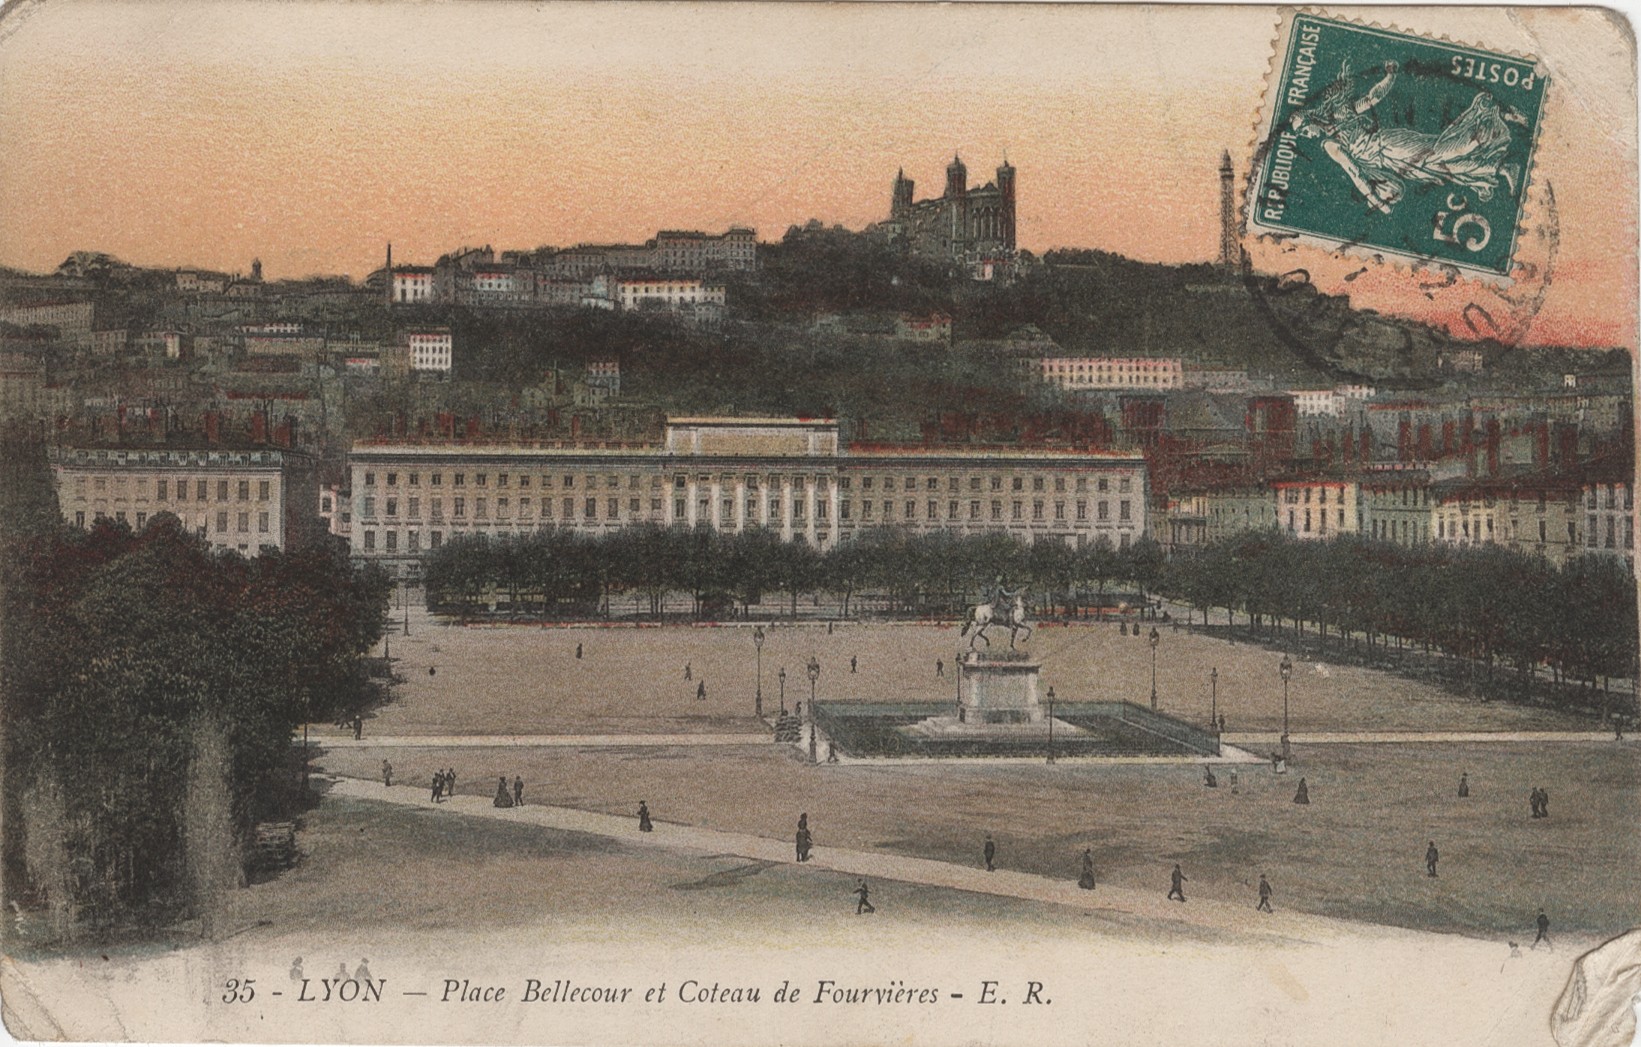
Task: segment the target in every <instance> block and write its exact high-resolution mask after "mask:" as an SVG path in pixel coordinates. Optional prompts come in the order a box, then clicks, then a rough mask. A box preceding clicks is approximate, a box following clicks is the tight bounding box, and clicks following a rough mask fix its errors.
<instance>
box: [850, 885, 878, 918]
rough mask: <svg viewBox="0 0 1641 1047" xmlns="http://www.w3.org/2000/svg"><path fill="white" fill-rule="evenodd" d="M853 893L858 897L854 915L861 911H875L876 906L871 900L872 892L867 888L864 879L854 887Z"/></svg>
mask: <svg viewBox="0 0 1641 1047" xmlns="http://www.w3.org/2000/svg"><path fill="white" fill-rule="evenodd" d="M855 894H856V895H857V896H859V898H860V904H858V905H856V906H855V915H856V916H859V915H860V914H861V913H863V912H877V906H875V905H873V904H872V902H871V894H872V892H871V891H870V890H868V889H867V887H866V881H865V880H862V881H860V886H859V887H856V888H855Z"/></svg>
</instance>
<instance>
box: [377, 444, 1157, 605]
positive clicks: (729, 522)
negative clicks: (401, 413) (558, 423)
mask: <svg viewBox="0 0 1641 1047" xmlns="http://www.w3.org/2000/svg"><path fill="white" fill-rule="evenodd" d="M349 470H350V474H351V490H352V492H353V504H352V510H353V521H352V523H353V526H352V533H351V535H350V536H349V538H350V543H351V547H352V550H353V553H354V555H355V556H359V557H362V558H366V559H375V560H379V561H381V562H383V563H384V564H385V565H387V566H389V567H391V568H393V569H394V570H395V571H398V572H400V573H413V572H414V571H415V570H416V569H417V565H418V564H419V561H420V558H421V556H422V555H423V554H425V553H427V552H430V551H431V550H433V549H436V548H438V547H439V546H441V545H442V544H443V543H444V542H446V541H448V540H450V539H451V538H452V537H454V536H455V535H458V534H474V533H483V534H495V535H505V534H522V533H526V532H529V531H533V530H537V529H540V528H551V527H561V528H563V527H567V528H573V529H575V530H577V531H581V532H584V533H601V532H606V531H614V530H619V529H621V528H623V527H629V526H632V525H635V524H645V523H649V524H659V525H661V526H673V525H683V526H689V527H693V526H697V525H701V524H705V525H709V526H711V527H713V528H716V529H718V530H721V531H730V532H737V531H743V530H749V529H752V528H763V529H767V530H769V531H771V532H773V533H775V534H777V535H779V536H780V537H781V538H782V539H784V540H786V541H802V542H805V543H807V544H809V545H810V546H812V547H814V548H817V549H822V550H824V549H830V548H832V547H834V546H836V545H837V544H838V543H840V542H846V541H849V540H850V539H851V538H853V537H854V536H855V535H857V534H859V533H861V532H862V531H865V530H869V529H872V528H876V527H903V528H908V529H911V530H914V531H934V530H952V531H957V532H963V533H984V532H992V531H1001V532H1005V533H1008V534H1012V535H1014V536H1016V537H1018V538H1020V539H1021V540H1023V541H1027V542H1036V541H1058V542H1063V543H1065V544H1067V545H1069V546H1074V547H1080V546H1083V545H1087V544H1089V543H1092V542H1096V541H1098V540H1100V539H1101V538H1104V539H1105V540H1107V541H1109V542H1110V543H1111V545H1112V546H1113V547H1115V548H1126V547H1127V546H1129V545H1130V544H1132V543H1133V542H1135V541H1137V540H1139V538H1141V537H1142V536H1144V535H1146V534H1147V531H1148V523H1149V522H1148V518H1147V505H1148V504H1149V490H1148V484H1147V473H1146V468H1145V460H1144V458H1143V457H1141V456H1140V455H1137V454H1127V453H1114V452H1113V453H1091V452H1055V451H1026V450H1019V451H1016V450H998V451H991V452H972V451H962V452H956V451H946V450H935V449H906V448H872V447H855V448H846V447H844V446H843V445H842V444H841V442H840V440H839V435H838V428H837V423H836V422H833V421H830V420H805V419H792V418H774V419H726V418H678V419H671V420H669V421H668V423H667V426H666V433H665V437H664V439H663V440H662V441H661V443H660V444H659V445H657V444H619V445H617V444H613V443H611V442H603V443H602V445H600V446H589V445H575V444H570V443H551V444H542V445H530V446H525V445H511V444H509V445H472V444H436V445H435V444H359V445H356V446H355V447H354V449H353V452H352V454H351V455H350V458H349Z"/></svg>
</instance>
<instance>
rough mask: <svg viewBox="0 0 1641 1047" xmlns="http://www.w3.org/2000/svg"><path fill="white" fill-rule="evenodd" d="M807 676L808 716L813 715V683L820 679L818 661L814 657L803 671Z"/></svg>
mask: <svg viewBox="0 0 1641 1047" xmlns="http://www.w3.org/2000/svg"><path fill="white" fill-rule="evenodd" d="M803 671H804V672H805V673H806V674H808V676H809V715H810V716H814V715H815V681H817V680H819V679H820V661H819V660H818V659H816V658H814V657H811V658H810V659H809V664H808V665H806V666H804V670H803Z"/></svg>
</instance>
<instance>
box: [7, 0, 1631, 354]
mask: <svg viewBox="0 0 1641 1047" xmlns="http://www.w3.org/2000/svg"><path fill="white" fill-rule="evenodd" d="M1373 17H1374V18H1375V19H1376V20H1378V21H1381V22H1386V23H1394V24H1398V25H1401V26H1411V27H1414V28H1418V29H1422V30H1426V31H1432V32H1442V33H1446V34H1448V35H1450V36H1453V37H1455V38H1458V39H1464V40H1467V41H1469V42H1472V43H1478V44H1483V45H1487V46H1492V47H1498V48H1503V49H1510V50H1514V51H1517V52H1524V53H1534V54H1537V55H1539V56H1540V57H1541V58H1542V59H1543V61H1544V63H1545V64H1546V65H1547V66H1548V67H1549V68H1550V72H1551V76H1552V79H1553V82H1554V85H1555V86H1554V88H1553V89H1552V91H1551V93H1550V95H1549V109H1548V113H1547V115H1546V116H1545V120H1544V131H1543V135H1542V139H1541V145H1540V150H1539V163H1538V170H1537V172H1536V176H1537V177H1538V178H1540V179H1541V182H1540V184H1543V182H1544V181H1548V182H1549V183H1550V184H1552V185H1553V186H1554V189H1555V195H1556V201H1557V205H1558V206H1557V217H1558V219H1559V223H1560V237H1559V243H1558V245H1557V246H1558V252H1557V259H1556V262H1557V267H1556V271H1555V276H1554V281H1553V283H1552V286H1551V288H1550V291H1549V292H1548V293H1547V295H1546V296H1545V299H1544V301H1543V303H1542V307H1541V308H1539V309H1537V310H1530V311H1529V312H1531V313H1532V323H1531V325H1530V328H1529V329H1528V331H1527V334H1526V337H1527V339H1528V340H1530V341H1539V342H1545V341H1556V340H1562V339H1565V340H1570V341H1574V342H1576V343H1578V344H1592V345H1594V344H1616V345H1624V346H1630V347H1633V346H1634V344H1635V327H1636V306H1635V299H1636V294H1635V280H1636V270H1635V266H1636V233H1635V224H1636V213H1635V197H1636V193H1635V103H1634V59H1633V56H1632V55H1631V53H1630V51H1629V49H1628V46H1629V45H1628V42H1627V37H1625V36H1624V34H1622V33H1621V32H1620V31H1619V30H1618V29H1617V28H1615V27H1614V26H1613V25H1612V24H1611V23H1610V22H1609V21H1608V17H1607V16H1606V15H1604V14H1602V13H1600V12H1590V11H1567V10H1550V11H1532V10H1518V11H1514V12H1502V11H1495V10H1486V9H1462V10H1460V9H1443V10H1441V11H1430V10H1426V11H1423V12H1419V11H1416V10H1398V9H1381V10H1380V11H1378V12H1375V13H1374V14H1373ZM1433 18H1434V19H1439V22H1438V23H1435V24H1433V23H1432V19H1433ZM1275 23H1276V12H1275V10H1274V9H1270V8H1255V7H1245V8H1139V7H1131V8H1122V7H1097V8H1096V7H1080V6H1079V7H1070V6H1059V7H1042V6H1028V5H1004V6H982V5H960V6H956V7H952V6H934V5H914V6H901V5H863V6H845V5H821V4H804V5H767V6H764V5H722V6H705V5H698V4H606V5H597V6H594V5H576V4H558V5H538V4H526V3H507V4H500V3H492V4H485V5H476V4H463V5H459V6H458V5H454V4H444V3H429V4H409V3H404V4H389V3H380V4H378V3H355V4H341V3H272V2H243V0H217V2H209V3H178V2H172V0H157V2H152V3H142V4H131V3H111V2H107V0H100V2H99V0H48V2H46V3H38V2H25V3H23V4H22V5H21V6H18V5H16V4H14V5H13V7H12V8H11V9H10V10H9V11H8V13H7V15H6V17H4V18H3V19H0V143H4V146H3V150H0V263H3V264H7V265H14V266H20V267H24V268H28V269H34V270H44V269H49V268H52V267H54V266H55V265H56V264H57V263H58V262H59V261H61V260H62V258H63V257H64V256H65V255H66V254H67V253H68V252H69V251H70V250H74V249H78V248H85V249H96V250H103V251H108V252H110V253H112V254H115V255H117V256H119V257H121V258H123V259H126V260H127V261H131V262H135V263H137V264H141V265H157V266H171V265H199V266H210V267H214V268H222V269H228V270H230V271H232V270H243V269H245V268H246V267H247V266H248V265H249V262H250V259H251V258H252V257H253V256H259V257H260V258H261V259H262V260H263V263H264V271H265V273H266V275H267V276H268V277H270V278H278V277H285V276H299V275H305V274H309V273H319V272H323V273H349V274H351V275H353V276H354V277H356V278H357V277H361V276H363V275H364V274H365V273H366V272H368V271H369V270H370V269H372V268H374V267H375V266H376V265H378V264H380V259H381V257H382V253H383V245H384V244H385V243H386V241H388V240H392V241H393V243H394V251H395V258H396V259H403V260H407V261H423V262H431V261H432V260H433V259H434V258H435V257H436V256H437V255H439V254H440V253H442V252H444V251H445V250H448V249H450V248H452V247H454V246H457V245H459V244H463V243H469V244H473V243H489V244H493V245H495V246H496V247H497V248H505V247H533V246H536V245H539V244H557V245H567V244H571V243H576V242H582V241H596V240H642V239H644V238H646V237H648V236H650V235H653V233H654V231H655V230H656V229H657V228H660V227H668V228H702V229H721V228H723V227H725V226H726V225H729V224H731V223H746V224H751V225H753V226H755V227H756V228H757V229H758V230H759V233H760V235H761V236H762V237H763V238H765V239H774V238H777V237H779V236H780V234H781V233H782V232H783V231H784V230H785V228H786V227H787V226H788V225H790V224H793V223H795V222H801V221H803V220H805V219H807V218H809V217H811V216H813V217H818V218H821V219H822V220H824V221H827V222H840V223H843V224H845V225H847V226H850V227H852V228H858V227H859V226H861V225H864V224H865V223H867V222H870V221H873V220H876V219H878V218H881V217H883V216H884V214H885V213H886V210H887V207H888V198H889V185H890V182H891V181H892V179H893V177H894V173H895V170H896V168H897V167H900V166H902V165H904V166H905V168H906V173H907V175H908V176H909V177H912V178H915V179H916V180H917V182H918V195H919V197H922V196H925V195H935V194H938V192H939V191H940V186H941V183H942V180H943V169H944V166H945V163H946V161H947V160H948V159H949V158H950V156H951V154H952V152H953V151H954V150H955V151H959V152H961V153H962V155H963V157H964V159H965V161H966V162H967V163H968V165H969V170H970V178H971V181H974V182H980V181H984V180H986V179H989V178H990V177H991V172H992V169H993V168H994V167H995V166H996V164H997V163H998V162H999V161H1000V160H1001V158H1002V156H1003V153H1004V151H1005V150H1007V154H1008V158H1009V160H1010V161H1011V162H1012V163H1013V164H1014V165H1015V166H1016V167H1017V168H1018V169H1019V194H1020V205H1019V207H1020V213H1019V230H1020V241H1021V245H1022V246H1023V247H1027V248H1030V249H1033V250H1038V251H1041V250H1044V249H1047V248H1049V247H1054V246H1065V245H1075V246H1092V247H1100V248H1104V249H1107V250H1112V251H1117V252H1120V253H1122V254H1125V255H1129V256H1132V257H1135V258H1141V259H1146V260H1154V261H1167V262H1178V261H1190V260H1203V259H1206V258H1208V257H1210V256H1211V254H1212V253H1213V252H1214V251H1215V250H1216V248H1217V232H1216V230H1217V210H1216V207H1217V174H1216V170H1215V168H1216V166H1217V161H1218V157H1219V154H1220V151H1221V150H1222V149H1230V150H1231V152H1232V156H1233V159H1234V160H1235V161H1236V162H1237V163H1238V165H1239V168H1240V167H1241V166H1243V165H1245V164H1246V163H1247V159H1248V156H1249V154H1250V142H1251V138H1252V132H1253V123H1254V116H1255V112H1256V110H1257V107H1258V105H1259V101H1260V97H1261V93H1262V90H1263V80H1264V76H1265V72H1266V68H1267V61H1268V58H1269V52H1270V41H1271V38H1272V36H1273V34H1274V27H1275ZM1256 258H1257V260H1258V262H1259V264H1260V265H1261V266H1263V267H1267V268H1283V269H1286V268H1291V267H1294V266H1295V264H1302V265H1303V266H1304V267H1306V268H1308V269H1309V270H1310V271H1311V272H1312V273H1313V274H1314V276H1315V279H1316V280H1317V282H1318V283H1319V284H1321V285H1322V286H1323V287H1324V288H1326V289H1330V290H1345V289H1348V290H1349V291H1350V293H1351V294H1352V296H1353V298H1354V299H1355V300H1356V301H1357V302H1358V304H1362V305H1366V306H1370V307H1374V308H1379V309H1382V310H1384V311H1387V312H1401V313H1406V314H1409V315H1418V316H1420V317H1422V318H1427V319H1432V320H1436V321H1438V322H1450V321H1451V320H1452V318H1453V317H1454V316H1455V315H1457V313H1458V311H1459V310H1461V309H1463V307H1464V306H1465V305H1466V304H1469V303H1470V302H1473V301H1483V300H1486V301H1490V302H1491V303H1492V304H1491V307H1490V308H1489V312H1490V314H1492V315H1498V314H1499V312H1500V310H1501V308H1504V307H1503V306H1501V305H1500V304H1499V303H1498V302H1497V301H1496V300H1494V299H1492V298H1490V297H1489V295H1490V293H1489V292H1487V291H1485V290H1478V289H1477V288H1476V287H1475V285H1472V284H1470V283H1469V282H1466V283H1465V284H1464V285H1461V286H1460V287H1458V288H1456V289H1455V288H1443V289H1439V290H1437V291H1434V292H1428V289H1420V288H1417V287H1414V286H1411V285H1412V283H1413V282H1414V281H1412V280H1410V278H1409V277H1408V276H1407V275H1406V274H1405V273H1402V272H1401V271H1399V270H1389V271H1386V270H1383V269H1381V268H1379V267H1375V268H1374V269H1373V271H1371V272H1369V273H1366V274H1362V275H1361V276H1359V277H1357V278H1356V279H1355V280H1353V281H1351V282H1350V283H1345V282H1344V281H1343V277H1344V275H1345V274H1346V273H1350V272H1353V271H1355V270H1357V269H1359V268H1360V264H1359V263H1357V262H1355V261H1343V260H1330V259H1327V258H1326V257H1325V256H1322V255H1320V254H1319V253H1317V252H1314V251H1308V252H1305V253H1304V254H1303V255H1302V256H1301V257H1300V260H1299V262H1298V263H1296V262H1295V260H1294V259H1293V258H1292V257H1277V256H1275V255H1274V253H1273V252H1271V251H1269V250H1264V249H1260V250H1256ZM1427 292H1428V293H1430V294H1431V297H1426V294H1427ZM1524 315H1525V314H1524Z"/></svg>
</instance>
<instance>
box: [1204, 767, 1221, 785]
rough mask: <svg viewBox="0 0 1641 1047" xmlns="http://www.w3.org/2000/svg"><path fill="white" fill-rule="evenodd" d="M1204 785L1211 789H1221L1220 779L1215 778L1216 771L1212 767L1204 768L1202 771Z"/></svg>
mask: <svg viewBox="0 0 1641 1047" xmlns="http://www.w3.org/2000/svg"><path fill="white" fill-rule="evenodd" d="M1202 784H1203V785H1204V786H1206V787H1207V788H1209V789H1217V788H1219V779H1218V778H1215V777H1214V769H1213V768H1212V767H1204V768H1203V769H1202Z"/></svg>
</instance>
